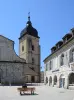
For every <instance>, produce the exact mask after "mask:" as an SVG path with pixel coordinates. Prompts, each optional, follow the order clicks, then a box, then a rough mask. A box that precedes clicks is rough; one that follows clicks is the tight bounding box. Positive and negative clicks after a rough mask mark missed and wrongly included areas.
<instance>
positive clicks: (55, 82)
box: [54, 75, 57, 85]
mask: <svg viewBox="0 0 74 100" xmlns="http://www.w3.org/2000/svg"><path fill="white" fill-rule="evenodd" d="M54 85H57V76H56V75H55V76H54Z"/></svg>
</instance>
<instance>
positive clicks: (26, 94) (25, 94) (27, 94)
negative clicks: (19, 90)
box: [21, 93, 38, 96]
mask: <svg viewBox="0 0 74 100" xmlns="http://www.w3.org/2000/svg"><path fill="white" fill-rule="evenodd" d="M29 95H30V96H35V95H38V94H37V93H34V94H31V93H24V94H21V96H29Z"/></svg>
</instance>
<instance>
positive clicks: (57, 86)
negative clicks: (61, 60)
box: [57, 78, 60, 88]
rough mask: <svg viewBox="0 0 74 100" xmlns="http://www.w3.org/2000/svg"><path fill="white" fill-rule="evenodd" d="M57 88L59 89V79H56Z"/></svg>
mask: <svg viewBox="0 0 74 100" xmlns="http://www.w3.org/2000/svg"><path fill="white" fill-rule="evenodd" d="M57 87H58V88H60V80H59V78H58V79H57Z"/></svg>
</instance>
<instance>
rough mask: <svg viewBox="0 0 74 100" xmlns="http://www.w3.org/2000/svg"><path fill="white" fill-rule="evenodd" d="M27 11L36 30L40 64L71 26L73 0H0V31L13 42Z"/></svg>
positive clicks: (17, 44)
mask: <svg viewBox="0 0 74 100" xmlns="http://www.w3.org/2000/svg"><path fill="white" fill-rule="evenodd" d="M28 12H30V13H31V14H30V15H31V22H32V25H33V26H34V27H35V28H36V29H37V30H38V33H39V36H40V45H41V66H44V64H43V60H44V59H45V58H46V57H47V56H48V55H49V54H50V53H51V51H50V49H51V47H52V46H54V45H55V44H56V42H58V41H59V40H61V39H62V37H63V36H64V35H65V34H66V33H68V32H69V31H70V29H71V28H73V27H74V0H0V34H1V35H4V36H6V37H7V38H10V39H12V40H14V41H15V51H16V53H17V54H18V51H19V40H18V38H19V36H20V32H21V30H22V29H23V28H24V27H25V26H26V22H27V20H28V18H27V17H28Z"/></svg>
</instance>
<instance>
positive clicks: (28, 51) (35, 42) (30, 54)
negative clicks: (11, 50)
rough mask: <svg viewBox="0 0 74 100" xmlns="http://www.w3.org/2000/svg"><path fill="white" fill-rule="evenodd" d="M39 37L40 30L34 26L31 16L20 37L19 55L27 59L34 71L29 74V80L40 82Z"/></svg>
mask: <svg viewBox="0 0 74 100" xmlns="http://www.w3.org/2000/svg"><path fill="white" fill-rule="evenodd" d="M39 38H40V37H39V36H38V32H37V30H36V29H35V28H33V26H32V23H31V21H30V16H29V17H28V22H27V24H26V27H25V28H24V29H23V30H22V31H21V33H20V38H19V56H20V58H24V59H25V60H26V63H27V65H28V67H29V68H30V70H31V71H32V72H31V73H29V72H28V74H27V78H28V82H40V45H39ZM33 73H34V75H33Z"/></svg>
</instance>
